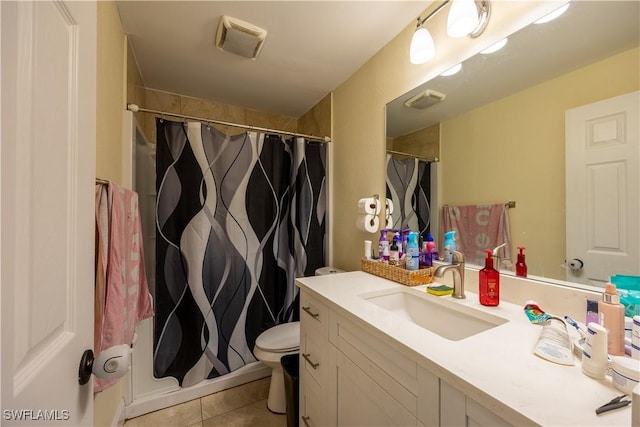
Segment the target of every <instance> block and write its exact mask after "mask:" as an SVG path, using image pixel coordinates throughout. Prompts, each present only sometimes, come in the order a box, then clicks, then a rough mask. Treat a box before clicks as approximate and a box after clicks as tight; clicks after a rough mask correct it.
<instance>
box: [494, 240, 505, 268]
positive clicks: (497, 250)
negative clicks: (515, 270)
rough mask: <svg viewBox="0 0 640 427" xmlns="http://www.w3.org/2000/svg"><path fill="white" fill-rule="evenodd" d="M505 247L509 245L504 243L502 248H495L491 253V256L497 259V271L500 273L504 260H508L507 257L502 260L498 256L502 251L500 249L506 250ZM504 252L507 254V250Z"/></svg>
mask: <svg viewBox="0 0 640 427" xmlns="http://www.w3.org/2000/svg"><path fill="white" fill-rule="evenodd" d="M505 246H507V244H506V243H503V244H501V245H500V246H496V247H495V248H493V251H491V256H492V257H494V258H495V259H496V262H495V269H496V270H498V271H500V268H502V260H503V259H504V258H506V257H502V258H501V257H500V255H498V252H499V251H500V249H502V248H504V247H505ZM504 251H505V252H506V249H504Z"/></svg>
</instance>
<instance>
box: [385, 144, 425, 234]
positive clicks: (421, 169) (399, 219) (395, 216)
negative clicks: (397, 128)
mask: <svg viewBox="0 0 640 427" xmlns="http://www.w3.org/2000/svg"><path fill="white" fill-rule="evenodd" d="M386 169H387V179H386V193H387V194H386V197H387V198H388V199H391V201H392V202H393V213H392V214H391V228H392V229H395V230H404V229H406V228H410V229H411V230H413V231H418V232H419V233H420V235H421V236H423V235H425V234H426V233H427V232H428V231H430V217H431V164H430V163H429V162H425V161H423V160H418V159H415V158H407V159H402V160H399V159H396V158H394V157H393V156H392V155H391V154H387V168H386Z"/></svg>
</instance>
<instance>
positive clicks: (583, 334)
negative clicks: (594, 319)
mask: <svg viewBox="0 0 640 427" xmlns="http://www.w3.org/2000/svg"><path fill="white" fill-rule="evenodd" d="M564 320H566V321H567V323H568V324H570V325H571V326H573V327H574V328H576V330H577V331H578V333H579V334H580V337H582V338H585V337H586V336H587V335H586V334H585V332H584V330H583V329H582V327H580V325H579V324H578V322H576V321H575V320H573V319H572V318H571V317H569V316H564Z"/></svg>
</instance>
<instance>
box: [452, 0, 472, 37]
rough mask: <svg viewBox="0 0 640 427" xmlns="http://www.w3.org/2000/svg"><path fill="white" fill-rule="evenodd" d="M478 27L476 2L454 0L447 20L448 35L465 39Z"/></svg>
mask: <svg viewBox="0 0 640 427" xmlns="http://www.w3.org/2000/svg"><path fill="white" fill-rule="evenodd" d="M477 26H478V8H477V7H476V2H475V1H474V0H453V2H452V4H451V10H450V11H449V17H448V18H447V33H448V34H449V36H451V37H464V36H466V35H467V34H470V33H471V32H472V31H473V30H474V29H475V28H476V27H477Z"/></svg>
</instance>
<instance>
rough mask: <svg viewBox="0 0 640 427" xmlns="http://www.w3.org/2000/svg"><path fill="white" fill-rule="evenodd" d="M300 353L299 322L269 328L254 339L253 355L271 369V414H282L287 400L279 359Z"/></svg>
mask: <svg viewBox="0 0 640 427" xmlns="http://www.w3.org/2000/svg"><path fill="white" fill-rule="evenodd" d="M299 351H300V322H290V323H283V324H280V325H277V326H274V327H273V328H269V329H267V330H266V331H264V332H263V333H261V334H260V335H259V336H258V338H257V339H256V346H255V347H254V348H253V354H254V355H255V356H256V358H257V359H258V360H259V361H261V362H262V363H264V364H265V365H267V366H268V367H270V368H271V383H270V384H269V398H268V399H267V407H268V408H269V410H270V411H271V412H275V413H278V414H284V413H285V412H286V409H287V400H286V396H285V392H284V373H283V371H282V365H281V364H280V359H281V358H282V357H283V356H286V355H287V354H296V353H298V352H299Z"/></svg>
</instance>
